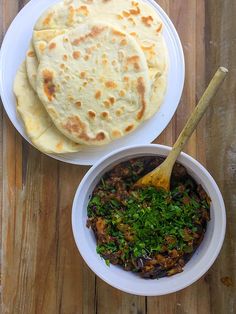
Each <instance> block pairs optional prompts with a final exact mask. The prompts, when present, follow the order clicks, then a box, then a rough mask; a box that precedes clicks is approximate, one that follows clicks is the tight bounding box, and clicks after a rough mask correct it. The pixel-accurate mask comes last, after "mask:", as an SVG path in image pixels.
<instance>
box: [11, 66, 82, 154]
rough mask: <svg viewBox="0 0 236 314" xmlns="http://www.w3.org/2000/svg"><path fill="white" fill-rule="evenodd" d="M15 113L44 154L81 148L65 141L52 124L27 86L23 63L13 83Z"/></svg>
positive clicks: (34, 94)
mask: <svg viewBox="0 0 236 314" xmlns="http://www.w3.org/2000/svg"><path fill="white" fill-rule="evenodd" d="M14 93H15V95H16V99H17V111H18V113H19V114H20V116H21V118H22V120H23V122H24V125H25V130H26V133H27V135H28V136H29V138H30V139H31V141H32V143H33V144H34V145H35V146H36V147H37V148H38V149H39V150H41V151H42V152H45V153H56V154H59V153H69V152H77V151H79V150H81V146H80V145H78V144H76V143H74V142H72V141H70V140H69V139H67V138H66V137H65V136H64V135H63V134H61V133H60V132H59V131H58V130H57V128H56V127H55V126H54V124H53V123H52V121H51V119H50V117H49V115H48V114H47V112H46V110H45V108H44V106H43V105H42V103H41V102H40V100H39V98H38V96H37V95H36V93H35V92H34V91H33V89H32V87H31V86H30V84H29V80H28V77H27V73H26V64H25V62H24V63H23V64H22V65H21V66H20V68H19V70H18V72H17V74H16V78H15V81H14Z"/></svg>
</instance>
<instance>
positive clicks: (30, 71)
mask: <svg viewBox="0 0 236 314" xmlns="http://www.w3.org/2000/svg"><path fill="white" fill-rule="evenodd" d="M38 66H39V62H38V58H37V56H36V53H35V50H34V47H33V45H32V42H30V46H29V49H28V51H27V52H26V70H27V75H28V79H29V83H30V85H31V87H32V88H33V90H34V91H36V77H37V72H38Z"/></svg>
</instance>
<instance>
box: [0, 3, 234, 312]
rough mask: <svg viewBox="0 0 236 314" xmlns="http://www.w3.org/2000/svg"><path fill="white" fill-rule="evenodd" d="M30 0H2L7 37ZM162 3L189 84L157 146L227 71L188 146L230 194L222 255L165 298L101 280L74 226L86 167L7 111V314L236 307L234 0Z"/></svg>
mask: <svg viewBox="0 0 236 314" xmlns="http://www.w3.org/2000/svg"><path fill="white" fill-rule="evenodd" d="M38 1H40V0H38ZM26 2H27V1H24V0H18V1H17V0H0V21H1V39H3V35H4V33H5V32H6V30H7V28H8V26H9V24H10V22H11V21H12V19H13V18H14V16H15V15H16V14H17V12H18V11H19V10H20V9H21V7H22V6H23V5H24V4H25V3H26ZM159 3H160V5H161V6H162V7H163V8H164V9H165V10H166V12H167V13H168V14H169V16H170V17H171V19H172V21H173V22H174V24H175V26H176V28H177V30H178V32H179V34H180V37H181V40H182V43H183V48H184V52H185V58H186V83H185V89H184V93H183V97H182V101H181V104H180V106H179V108H178V111H177V113H176V114H175V116H174V118H173V119H172V121H171V123H170V124H169V126H168V128H167V129H166V130H165V131H164V132H163V134H162V135H161V136H160V137H159V138H158V139H157V140H156V143H162V144H167V145H171V144H172V143H173V142H174V141H175V139H176V137H177V136H178V134H179V132H180V130H181V129H182V127H183V125H184V123H185V122H186V119H187V117H188V116H189V114H190V112H191V111H192V110H193V108H194V105H195V103H196V101H197V100H198V99H199V97H200V95H201V94H202V92H203V90H204V87H205V86H206V83H207V82H208V81H209V79H210V78H211V76H212V74H213V73H214V72H215V70H216V68H217V67H218V66H219V65H225V66H226V67H229V69H230V74H229V75H228V78H227V80H226V81H225V83H224V86H223V88H222V89H221V91H220V92H219V93H218V95H217V97H216V98H215V99H214V106H212V107H211V109H210V110H209V111H208V113H207V115H206V117H205V118H204V120H203V121H202V122H201V125H200V126H199V128H198V129H197V131H196V132H195V134H194V135H193V136H192V138H191V140H190V142H189V144H188V146H187V147H186V152H187V153H189V154H190V155H192V156H193V157H196V158H197V159H198V160H199V161H200V162H202V163H203V164H205V165H206V167H207V168H208V169H209V171H210V173H211V174H212V175H213V177H214V178H215V179H216V181H217V183H218V184H219V187H220V188H221V191H222V192H223V195H224V199H225V203H226V207H227V215H228V219H227V220H228V225H227V234H226V239H225V242H224V246H223V249H222V251H221V254H220V256H219V258H218V259H217V261H216V262H215V264H214V266H213V267H212V268H211V269H210V271H209V272H208V273H207V274H206V275H205V276H204V277H203V278H202V279H201V280H199V281H198V282H197V283H195V284H193V285H192V286H191V287H189V288H187V289H184V290H183V291H180V292H178V293H174V294H171V295H168V296H163V297H148V298H145V297H137V296H132V295H129V294H126V293H122V292H120V291H118V290H116V289H113V288H112V287H110V286H108V285H107V284H105V283H104V282H102V281H101V280H100V279H99V278H97V277H95V275H94V274H93V273H92V272H91V271H90V270H89V269H88V268H87V266H86V265H85V263H84V262H83V260H82V258H81V257H80V255H79V253H78V251H77V249H76V247H75V243H74V240H73V237H72V232H71V222H70V219H71V204H72V200H73V196H74V193H75V190H76V188H77V186H78V184H79V182H80V180H81V178H82V177H83V176H84V174H85V173H86V171H87V170H88V167H79V166H72V165H67V164H64V163H61V162H58V161H56V160H53V159H51V158H49V157H46V156H45V155H43V154H41V153H40V152H39V151H37V150H36V149H34V148H33V147H32V146H30V145H29V144H27V143H26V142H25V141H24V140H23V139H22V137H21V136H20V135H19V134H18V133H17V132H16V130H15V129H14V127H13V126H12V124H11V122H10V121H9V119H8V117H7V116H6V114H5V112H4V110H3V109H2V108H0V110H1V128H0V132H1V133H0V141H1V155H0V176H1V178H2V189H1V191H0V192H1V194H0V198H1V230H2V232H1V250H2V251H1V252H2V256H1V292H2V300H1V304H2V313H3V314H5V313H11V314H34V313H36V314H44V313H46V314H59V313H63V314H75V313H79V314H80V313H84V314H95V313H96V314H118V313H119V314H126V313H127V314H128V313H137V314H141V313H142V314H144V313H145V314H155V313H160V314H171V313H178V314H181V313H186V314H189V313H190V314H195V313H199V314H208V313H219V314H228V313H236V300H235V298H236V294H235V284H236V282H235V275H236V254H235V253H236V227H235V225H236V210H235V206H236V195H235V185H236V135H235V131H236V92H235V77H236V17H235V13H236V1H234V0H205V1H204V0H160V1H159ZM29 18H30V17H29ZM16 53H17V51H16ZM173 84H175V82H173Z"/></svg>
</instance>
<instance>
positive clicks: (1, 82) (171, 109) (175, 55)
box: [0, 0, 185, 165]
mask: <svg viewBox="0 0 236 314" xmlns="http://www.w3.org/2000/svg"><path fill="white" fill-rule="evenodd" d="M143 1H145V2H148V3H149V4H150V5H151V6H153V7H154V9H155V10H156V11H157V12H158V14H159V15H160V17H161V19H162V21H163V23H164V33H163V35H164V38H165V40H166V43H167V48H168V51H169V60H170V62H169V63H170V64H169V76H168V88H167V93H166V97H165V101H164V103H163V104H162V106H161V109H160V110H159V112H158V113H157V114H156V115H155V116H154V117H153V118H152V119H150V120H148V121H146V122H145V123H144V124H142V125H141V126H140V127H139V128H138V129H137V130H135V131H134V132H133V133H130V134H129V135H127V136H126V137H123V138H121V139H119V140H116V141H114V142H112V143H111V144H109V145H106V146H101V147H95V148H85V149H84V150H83V151H81V152H78V153H72V154H63V155H56V154H50V155H49V156H51V157H53V158H55V159H57V160H60V161H64V162H67V163H72V164H79V165H92V164H94V163H95V162H96V161H97V160H99V159H100V158H102V157H103V156H105V155H107V154H108V153H110V152H112V151H114V150H115V149H118V148H122V147H125V146H127V145H130V143H132V144H133V145H141V144H148V143H151V142H152V141H153V140H154V139H155V138H156V137H157V136H158V135H160V133H161V132H162V131H163V130H164V129H165V128H166V126H167V125H168V123H169V122H170V120H171V118H172V117H173V115H174V113H175V111H176V109H177V106H178V104H179V100H180V97H181V94H182V90H183V84H184V77H185V64H184V55H183V49H182V46H181V42H180V39H179V36H178V34H177V32H176V30H175V27H174V26H173V24H172V22H171V20H170V19H169V17H168V16H167V15H166V13H165V12H164V11H163V9H162V8H161V7H160V6H159V5H158V4H156V2H155V1H154V0H143ZM55 2H57V0H40V1H38V0H31V1H30V2H29V3H28V4H27V5H26V6H25V7H24V8H23V9H22V10H21V11H20V12H19V14H18V15H17V16H16V18H15V19H14V21H13V22H12V24H11V26H10V27H9V29H8V31H7V33H6V36H5V38H4V41H3V44H2V47H1V52H0V94H1V98H2V101H3V105H4V107H5V110H6V113H7V114H8V117H9V118H10V120H11V122H12V123H13V125H14V126H15V128H16V129H17V131H18V132H19V133H20V134H21V135H22V136H23V137H24V138H25V139H26V140H27V141H28V142H29V143H31V141H30V139H29V137H28V136H27V134H26V133H25V131H24V126H23V123H22V122H21V119H20V118H19V117H18V115H17V112H16V100H15V97H14V94H13V91H12V89H13V81H14V77H15V74H16V71H17V69H18V67H19V65H20V64H21V63H22V61H23V60H24V58H25V53H26V50H27V48H28V45H29V42H30V39H31V36H32V30H33V26H34V24H35V22H36V20H37V18H38V17H39V16H40V15H41V13H42V12H43V11H44V10H45V9H46V8H47V7H49V6H50V5H52V4H53V3H55ZM173 82H174V84H173ZM31 144H32V143H31Z"/></svg>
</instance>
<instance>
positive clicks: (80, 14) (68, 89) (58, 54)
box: [14, 0, 168, 154]
mask: <svg viewBox="0 0 236 314" xmlns="http://www.w3.org/2000/svg"><path fill="white" fill-rule="evenodd" d="M162 28H163V24H162V21H161V20H160V18H159V16H158V15H157V13H156V12H155V11H154V10H153V8H152V7H151V6H150V5H148V4H147V3H145V2H143V1H141V0H140V1H137V0H136V1H131V0H119V1H117V0H65V1H62V2H59V3H57V4H55V5H53V6H52V7H50V8H49V9H48V10H47V11H45V12H44V13H43V14H42V15H41V17H40V18H39V19H38V21H37V22H36V24H35V26H34V30H33V35H32V40H31V43H30V46H29V49H28V51H27V54H26V59H25V61H24V63H23V64H22V65H21V66H20V68H19V70H18V72H17V74H16V78H15V82H14V93H15V95H16V99H17V111H18V112H19V114H20V116H21V118H22V120H23V122H24V125H25V129H26V132H27V134H28V136H29V137H30V139H31V141H32V142H33V144H34V145H35V146H36V147H38V148H39V149H40V150H41V151H43V152H46V153H58V154H59V153H69V152H77V151H79V150H81V149H83V148H84V147H88V146H97V145H104V144H108V143H109V142H111V141H113V140H115V139H118V138H120V137H122V136H125V135H126V134H128V133H130V132H132V131H134V130H135V129H136V128H137V127H138V126H139V125H140V124H141V123H143V122H144V121H145V120H147V119H149V118H151V117H152V116H153V115H154V114H155V113H156V112H157V111H158V109H159V108H160V105H161V103H162V102H163V98H164V95H165V90H166V84H167V70H168V54H167V50H166V45H165V42H164V39H163V36H162Z"/></svg>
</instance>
